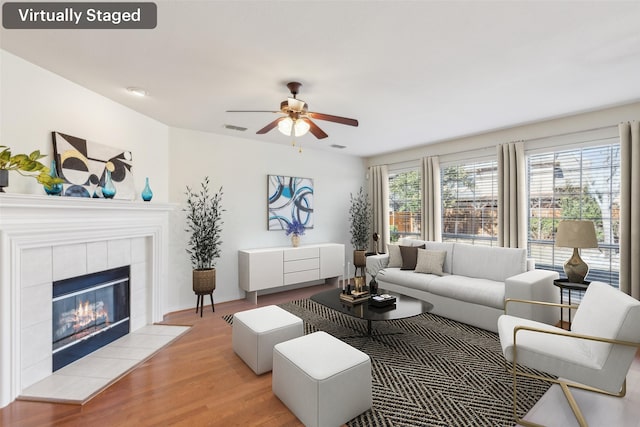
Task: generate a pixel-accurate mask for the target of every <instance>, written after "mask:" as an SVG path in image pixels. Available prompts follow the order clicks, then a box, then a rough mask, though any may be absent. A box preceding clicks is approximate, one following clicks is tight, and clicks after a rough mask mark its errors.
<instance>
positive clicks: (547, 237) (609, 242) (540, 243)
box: [527, 143, 620, 287]
mask: <svg viewBox="0 0 640 427" xmlns="http://www.w3.org/2000/svg"><path fill="white" fill-rule="evenodd" d="M527 169H528V171H527V173H528V183H529V255H530V256H531V257H533V258H534V259H535V261H536V267H538V268H543V269H552V270H555V271H558V272H559V273H560V275H561V277H564V271H563V265H564V263H565V261H566V260H567V259H569V257H570V256H571V253H572V251H573V249H571V248H558V247H555V246H554V243H555V241H554V238H555V231H556V229H557V225H558V222H560V221H562V220H563V219H583V220H592V221H593V222H594V223H595V226H596V234H597V236H598V242H599V248H597V249H581V250H580V251H581V257H582V259H583V260H584V261H585V262H586V263H587V264H588V265H589V268H590V270H589V274H588V276H587V280H590V281H591V280H598V281H603V282H606V283H610V284H611V285H613V286H616V287H617V286H618V284H619V271H620V260H619V239H618V236H619V234H618V233H619V224H620V145H619V144H618V143H614V144H606V145H598V146H590V147H585V148H577V149H569V150H564V151H554V152H548V153H542V154H535V155H529V156H528V158H527Z"/></svg>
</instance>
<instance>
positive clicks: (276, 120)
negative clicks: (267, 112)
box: [256, 117, 286, 134]
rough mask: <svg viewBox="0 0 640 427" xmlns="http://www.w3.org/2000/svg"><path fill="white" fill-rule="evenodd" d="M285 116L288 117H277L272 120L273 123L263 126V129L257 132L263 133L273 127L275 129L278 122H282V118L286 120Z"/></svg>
mask: <svg viewBox="0 0 640 427" xmlns="http://www.w3.org/2000/svg"><path fill="white" fill-rule="evenodd" d="M285 118H286V117H278V118H277V119H275V120H274V121H272V122H271V123H269V124H268V125H266V126H265V127H263V128H262V129H260V130H259V131H258V132H256V133H257V134H263V133H267V132H269V131H270V130H271V129H273V128H274V127H276V126H278V123H280V120H284V119H285Z"/></svg>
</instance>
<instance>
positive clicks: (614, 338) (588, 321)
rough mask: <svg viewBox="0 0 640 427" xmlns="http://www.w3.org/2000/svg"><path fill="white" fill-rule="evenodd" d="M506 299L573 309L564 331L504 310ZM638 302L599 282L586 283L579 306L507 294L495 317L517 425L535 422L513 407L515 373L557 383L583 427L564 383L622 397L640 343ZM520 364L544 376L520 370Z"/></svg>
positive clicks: (577, 408) (515, 403)
mask: <svg viewBox="0 0 640 427" xmlns="http://www.w3.org/2000/svg"><path fill="white" fill-rule="evenodd" d="M511 302H517V303H531V304H540V305H546V306H556V307H569V308H577V311H576V314H575V316H574V319H573V323H572V324H571V330H569V331H567V330H564V329H561V328H558V327H555V326H551V325H547V324H545V323H540V322H536V321H533V320H528V319H522V318H519V317H515V316H510V315H508V314H507V307H508V304H509V303H511ZM639 324H640V301H638V300H636V299H634V298H632V297H630V296H629V295H627V294H625V293H623V292H620V291H619V290H617V289H616V288H614V287H612V286H610V285H608V284H606V283H602V282H591V284H590V285H589V287H588V288H587V291H586V292H585V294H584V297H583V298H582V302H581V303H580V305H579V306H570V305H565V304H555V303H548V302H538V301H525V300H516V299H508V300H506V301H505V314H503V315H502V316H500V317H499V318H498V334H499V336H500V344H501V345H502V352H503V354H504V357H505V359H506V360H507V361H508V362H511V372H512V373H513V416H514V418H515V420H516V422H517V423H518V424H521V425H524V426H539V424H536V423H533V422H529V421H525V420H522V419H521V418H519V417H518V409H517V378H518V376H522V377H528V378H535V379H540V380H544V381H549V382H552V383H555V384H558V385H559V386H560V388H561V389H562V392H563V393H564V395H565V397H566V398H567V401H568V403H569V406H570V407H571V409H572V411H573V413H574V415H575V417H576V419H577V421H578V423H579V424H580V426H587V425H588V424H587V421H586V419H585V417H584V416H583V415H582V412H581V411H580V408H579V407H578V404H577V403H576V401H575V399H574V397H573V395H572V394H571V391H570V390H569V387H573V388H580V389H583V390H588V391H593V392H597V393H602V394H606V395H609V396H616V397H623V396H624V395H625V393H626V376H627V372H628V371H629V367H630V366H631V363H632V362H633V359H634V357H635V353H636V350H637V348H639V347H640V328H638V325H639ZM518 366H525V367H528V368H531V369H534V370H537V371H540V372H545V373H547V374H549V375H550V376H555V377H557V379H556V378H551V377H547V376H541V375H535V374H531V373H527V372H523V371H521V370H519V369H518Z"/></svg>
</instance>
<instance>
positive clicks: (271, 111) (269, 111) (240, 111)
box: [227, 110, 281, 113]
mask: <svg viewBox="0 0 640 427" xmlns="http://www.w3.org/2000/svg"><path fill="white" fill-rule="evenodd" d="M227 113H281V111H273V110H227Z"/></svg>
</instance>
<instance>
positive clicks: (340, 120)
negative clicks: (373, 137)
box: [307, 113, 358, 126]
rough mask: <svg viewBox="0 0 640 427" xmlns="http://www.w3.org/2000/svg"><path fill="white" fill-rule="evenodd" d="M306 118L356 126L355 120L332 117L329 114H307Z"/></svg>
mask: <svg viewBox="0 0 640 427" xmlns="http://www.w3.org/2000/svg"><path fill="white" fill-rule="evenodd" d="M307 116H309V117H311V118H312V119H318V120H326V121H328V122H335V123H340V124H341V125H349V126H358V121H357V120H356V119H349V118H347V117H340V116H332V115H331V114H323V113H307Z"/></svg>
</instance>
